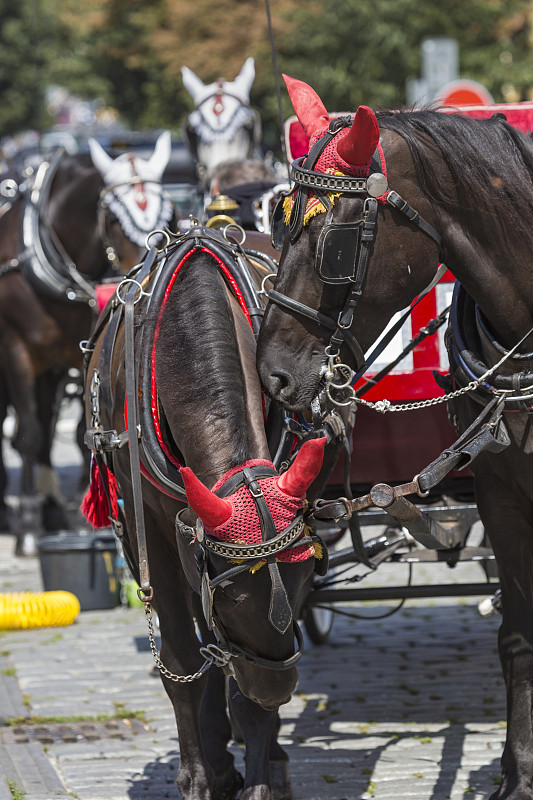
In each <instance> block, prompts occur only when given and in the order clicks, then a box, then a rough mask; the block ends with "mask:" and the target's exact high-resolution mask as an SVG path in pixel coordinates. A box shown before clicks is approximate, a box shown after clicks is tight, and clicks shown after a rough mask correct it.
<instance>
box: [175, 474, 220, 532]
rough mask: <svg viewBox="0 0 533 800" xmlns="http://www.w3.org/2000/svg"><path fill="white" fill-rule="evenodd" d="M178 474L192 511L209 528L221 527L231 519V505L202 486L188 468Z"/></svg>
mask: <svg viewBox="0 0 533 800" xmlns="http://www.w3.org/2000/svg"><path fill="white" fill-rule="evenodd" d="M180 472H181V477H182V478H183V484H184V486H185V494H186V495H187V500H188V501H189V505H190V507H191V508H192V510H193V511H194V512H195V513H196V514H198V516H199V517H200V519H201V520H202V522H203V523H204V524H205V525H207V526H208V527H209V528H217V527H218V526H219V525H223V524H224V522H226V521H227V520H228V519H229V518H230V517H231V514H232V511H233V509H232V507H231V503H228V501H227V500H224V499H223V498H222V497H218V495H216V494H214V493H213V492H212V491H211V490H210V489H208V488H207V486H204V484H203V483H202V481H201V480H199V479H198V478H197V477H196V475H195V474H194V472H193V471H192V469H189V467H182V468H181V469H180Z"/></svg>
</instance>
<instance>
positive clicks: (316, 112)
mask: <svg viewBox="0 0 533 800" xmlns="http://www.w3.org/2000/svg"><path fill="white" fill-rule="evenodd" d="M283 78H284V80H285V84H286V86H287V91H288V93H289V97H290V100H291V103H292V105H293V108H294V110H295V112H296V116H297V117H298V119H299V120H300V122H301V123H302V126H303V128H304V130H305V133H306V134H307V136H308V137H309V140H310V141H309V149H311V148H312V147H313V145H314V144H315V142H317V141H318V140H319V139H320V138H321V137H322V136H323V135H324V134H325V133H326V131H327V128H328V126H329V123H330V116H329V114H328V112H327V110H326V107H325V106H324V104H323V102H322V100H321V99H320V97H319V96H318V95H317V93H316V92H315V90H314V89H312V88H311V87H310V86H308V85H307V84H306V83H304V82H303V81H299V80H297V79H296V78H290V77H289V76H288V75H284V76H283ZM378 142H379V126H378V121H377V119H376V115H375V114H374V112H373V111H372V109H371V108H368V106H359V108H358V109H357V113H356V115H355V119H354V121H353V123H352V126H351V128H346V129H344V130H342V131H340V133H338V134H337V135H336V136H335V137H334V139H333V140H332V141H331V142H330V143H329V144H328V145H327V146H326V148H325V149H324V151H323V152H322V154H321V156H320V157H319V159H318V161H317V163H316V165H315V167H314V169H315V170H316V172H326V170H328V171H329V172H335V171H336V172H341V173H342V174H344V175H355V176H357V177H362V176H368V173H369V169H370V159H371V157H372V155H373V153H374V151H375V149H376V147H377V145H378Z"/></svg>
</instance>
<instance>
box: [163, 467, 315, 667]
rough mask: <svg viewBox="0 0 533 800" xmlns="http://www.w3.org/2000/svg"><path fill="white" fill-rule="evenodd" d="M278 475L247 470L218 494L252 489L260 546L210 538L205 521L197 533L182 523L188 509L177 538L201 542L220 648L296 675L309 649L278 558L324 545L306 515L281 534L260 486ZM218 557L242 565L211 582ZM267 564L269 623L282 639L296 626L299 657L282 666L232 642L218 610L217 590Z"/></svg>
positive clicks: (208, 611)
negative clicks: (304, 651) (311, 530)
mask: <svg viewBox="0 0 533 800" xmlns="http://www.w3.org/2000/svg"><path fill="white" fill-rule="evenodd" d="M277 474H278V473H277V471H276V469H275V468H274V467H269V466H266V465H261V466H251V467H244V468H243V469H242V470H240V471H239V472H236V473H234V474H233V475H232V476H231V477H230V478H229V479H228V480H227V481H225V482H224V483H223V484H222V486H220V488H219V489H218V490H217V492H216V494H217V495H219V496H220V497H228V496H229V495H232V494H233V493H234V492H236V491H238V490H239V489H240V488H242V487H243V486H245V487H246V488H247V490H248V491H249V493H250V495H251V497H252V498H253V501H254V505H255V509H256V511H257V515H258V517H259V521H260V525H261V538H262V541H261V542H258V543H255V544H235V543H233V542H227V541H223V540H221V539H217V538H216V537H214V536H213V535H211V534H209V533H206V531H205V530H204V526H203V523H202V521H201V520H200V519H198V520H197V522H196V527H195V528H192V527H190V526H189V525H187V524H186V523H184V522H183V521H182V519H181V515H182V514H184V513H185V512H186V511H187V509H183V511H179V512H178V514H177V515H176V532H177V534H178V535H181V536H183V537H185V538H186V539H187V540H188V541H191V540H193V539H194V538H196V542H197V544H198V549H197V551H196V568H197V570H198V575H199V579H200V594H201V599H202V610H203V613H204V617H205V621H206V623H207V626H208V628H209V630H212V631H213V632H214V634H215V636H216V639H217V642H218V645H219V647H221V648H222V649H223V650H225V651H226V652H228V653H230V654H231V655H232V656H237V657H239V658H243V659H245V660H246V661H248V662H250V663H253V664H255V665H256V666H260V667H264V668H267V669H274V670H285V669H291V668H292V667H294V666H295V665H296V664H297V663H298V661H299V660H300V657H301V655H302V648H303V637H302V633H301V631H300V628H299V626H298V623H297V622H296V620H295V619H294V617H293V613H292V609H291V606H290V603H289V598H288V595H287V591H286V589H285V585H284V583H283V579H282V577H281V575H280V572H279V567H278V564H277V561H276V556H277V555H279V554H280V553H281V552H283V551H286V550H290V549H291V548H294V547H300V546H302V545H305V544H312V543H313V542H317V541H319V537H318V536H317V535H316V534H314V533H307V532H306V530H305V522H304V518H303V512H302V511H301V510H300V511H299V512H298V514H297V515H296V517H295V519H294V520H293V521H292V522H291V523H290V525H288V526H287V527H286V528H284V530H283V531H281V533H277V532H276V528H275V524H274V520H273V518H272V513H271V511H270V509H269V507H268V504H267V502H266V500H265V497H264V494H263V491H262V489H261V486H260V484H259V480H260V479H262V478H270V477H273V476H275V475H277ZM213 554H214V555H218V556H222V557H223V558H226V559H228V560H230V561H233V562H237V563H236V566H233V567H229V568H228V569H227V570H224V572H222V573H220V574H218V575H216V577H214V578H211V576H210V571H209V568H210V564H211V558H212V555H213ZM262 562H266V564H267V565H268V570H269V573H270V580H271V584H272V590H271V594H270V605H269V613H268V620H269V622H270V624H271V625H272V626H273V627H274V628H275V629H276V630H277V631H278V632H279V633H281V634H284V633H286V632H287V630H288V629H289V626H290V625H291V623H292V627H293V632H294V636H295V638H296V641H297V645H298V647H297V650H296V652H295V653H294V654H293V655H292V656H291V657H290V658H286V659H283V660H280V661H275V660H273V659H267V658H262V657H260V656H258V655H256V654H255V653H251V652H250V651H249V650H246V649H244V648H242V647H240V645H237V644H235V643H234V642H232V641H231V640H230V639H229V637H228V634H227V632H226V630H225V628H224V626H223V624H222V622H221V621H220V618H219V616H218V615H217V613H216V610H215V606H214V595H215V590H216V588H217V587H221V588H223V586H224V584H225V583H227V582H228V581H231V580H232V579H233V578H234V577H235V576H236V575H239V574H240V573H242V572H245V571H248V570H250V571H252V572H253V571H254V568H257V567H259V565H260V564H261V563H262ZM321 571H322V565H321Z"/></svg>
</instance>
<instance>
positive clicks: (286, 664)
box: [214, 618, 304, 671]
mask: <svg viewBox="0 0 533 800" xmlns="http://www.w3.org/2000/svg"><path fill="white" fill-rule="evenodd" d="M292 626H293V631H294V638H295V639H296V643H297V649H296V651H295V653H294V654H293V655H292V656H290V658H284V659H283V660H282V661H274V660H273V659H271V658H262V657H261V656H258V655H256V654H255V653H251V652H250V651H249V650H245V649H244V648H243V647H239V645H238V644H235V643H234V642H232V641H230V640H229V639H228V638H227V636H226V631H225V630H224V628H223V626H222V625H221V624H220V621H219V620H218V619H217V618H215V628H214V632H215V636H216V637H217V640H218V643H219V645H220V646H221V647H223V648H224V650H227V651H228V653H230V655H232V656H234V657H236V658H242V659H244V661H249V662H250V663H251V664H254V665H255V666H257V667H263V668H264V669H273V670H276V671H280V670H285V669H292V668H293V667H295V666H296V664H297V663H298V661H299V660H300V658H301V657H302V652H303V648H304V637H303V635H302V631H301V630H300V626H299V625H298V623H297V622H296V620H295V619H293V621H292Z"/></svg>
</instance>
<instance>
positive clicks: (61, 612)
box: [0, 591, 80, 631]
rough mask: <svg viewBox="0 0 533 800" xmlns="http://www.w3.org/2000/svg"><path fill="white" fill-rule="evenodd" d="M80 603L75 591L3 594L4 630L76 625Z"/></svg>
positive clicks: (1, 614) (0, 627) (0, 596)
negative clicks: (74, 593) (73, 592)
mask: <svg viewBox="0 0 533 800" xmlns="http://www.w3.org/2000/svg"><path fill="white" fill-rule="evenodd" d="M79 613H80V602H79V600H78V598H77V597H76V596H75V595H73V594H72V593H71V592H63V591H57V592H39V593H36V592H12V593H10V594H0V630H4V631H7V630H20V629H23V628H49V627H56V626H59V625H72V623H73V622H74V620H75V619H76V617H77V616H78V614H79Z"/></svg>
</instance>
